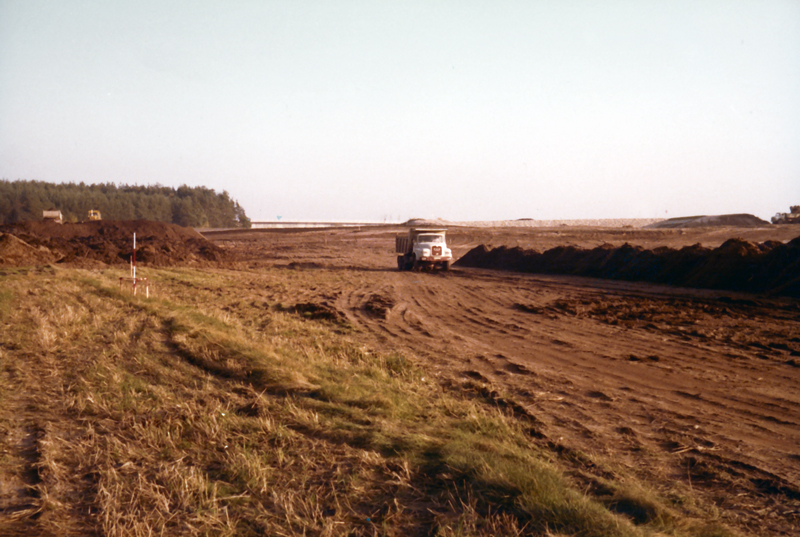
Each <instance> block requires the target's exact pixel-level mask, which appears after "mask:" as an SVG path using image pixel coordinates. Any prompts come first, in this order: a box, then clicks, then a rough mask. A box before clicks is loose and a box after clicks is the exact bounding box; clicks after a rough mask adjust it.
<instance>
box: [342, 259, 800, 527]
mask: <svg viewBox="0 0 800 537" xmlns="http://www.w3.org/2000/svg"><path fill="white" fill-rule="evenodd" d="M341 291H342V294H341V296H340V298H339V300H338V301H337V308H339V309H340V310H342V311H344V313H345V315H347V317H348V318H349V319H350V321H351V322H353V323H354V324H356V325H358V326H362V327H365V328H367V329H368V331H369V332H370V333H372V334H376V335H377V336H378V339H379V340H380V341H382V342H383V344H384V345H390V346H391V348H393V349H397V350H402V349H408V350H409V351H411V352H412V353H414V354H416V355H417V356H420V357H422V358H423V359H426V360H428V364H427V367H430V368H431V369H433V370H435V371H436V373H438V374H439V375H440V376H443V377H446V378H451V379H459V378H461V379H471V380H473V381H476V380H477V381H480V382H485V383H487V384H491V385H494V386H497V387H499V388H500V389H501V390H502V391H503V392H505V393H507V394H509V395H510V396H512V397H513V398H514V400H515V401H516V402H517V403H519V404H520V405H521V406H522V407H523V408H525V409H526V410H527V411H529V412H530V413H531V414H533V415H534V416H535V417H536V419H537V420H538V421H539V422H541V423H542V424H543V428H542V431H541V432H542V433H543V434H544V435H545V436H546V438H548V439H550V440H551V441H553V442H556V443H557V444H560V445H566V446H569V448H571V449H578V450H581V451H584V452H586V453H601V454H605V455H609V456H611V457H612V458H614V459H615V460H617V461H618V462H619V463H620V464H623V465H625V466H628V467H629V468H631V469H634V470H635V471H637V472H647V471H649V472H651V473H652V475H651V478H653V479H654V480H656V481H658V480H664V479H667V480H675V479H679V480H684V481H687V482H688V483H689V484H692V483H693V484H694V486H696V487H697V486H701V487H702V486H705V487H708V489H709V494H710V495H713V494H714V492H713V491H714V490H717V491H719V490H726V488H728V487H731V486H733V485H732V483H734V481H735V482H736V487H738V489H737V490H740V491H741V492H739V493H742V494H749V496H748V501H750V502H753V501H754V500H753V495H755V496H756V497H758V498H761V500H760V501H762V503H763V502H766V503H770V502H773V503H774V501H778V500H775V499H774V498H790V500H791V498H792V497H793V495H798V498H800V492H799V491H800V468H798V466H799V465H798V464H797V460H800V447H798V446H800V426H798V425H800V382H798V380H800V375H799V374H798V371H800V369H798V368H796V367H789V366H787V365H786V364H784V363H783V362H781V361H780V357H781V356H783V357H785V356H788V355H787V354H786V353H787V352H791V349H792V348H793V347H791V346H787V347H786V348H787V349H789V350H788V351H787V350H783V351H780V352H777V351H776V354H774V356H776V357H777V358H776V359H770V360H764V359H763V358H760V357H758V356H757V351H759V350H762V349H760V346H767V343H770V342H766V343H764V342H762V343H759V345H760V346H756V347H755V348H753V349H750V348H749V347H748V348H746V349H744V350H742V349H740V350H738V351H737V350H736V346H735V345H733V344H732V343H731V342H730V341H726V340H724V339H717V338H713V337H707V336H703V335H702V334H701V332H702V330H707V331H710V332H715V331H722V332H724V331H728V332H735V333H742V334H745V335H746V337H747V338H754V339H756V340H758V338H761V337H763V335H759V332H758V330H759V328H758V326H757V325H758V324H759V323H764V322H766V323H769V324H770V333H771V336H772V337H776V338H782V339H786V340H787V341H790V340H791V334H792V333H793V331H794V330H795V329H796V326H797V323H798V321H800V314H795V313H793V312H789V313H787V312H785V311H781V312H778V313H777V315H776V317H775V318H774V319H773V318H769V317H768V316H765V317H763V318H760V317H761V316H760V315H758V316H756V315H752V312H750V311H748V310H747V309H746V308H745V309H743V310H737V309H736V306H735V305H734V306H730V305H727V306H726V307H727V310H726V311H727V313H726V314H724V315H718V314H716V313H715V310H713V308H711V309H712V311H711V313H708V312H705V313H704V312H703V311H702V308H701V307H700V305H701V304H702V303H704V302H708V301H709V300H714V299H713V297H711V295H709V293H704V292H696V291H689V290H683V289H670V288H665V287H660V286H649V285H643V284H631V283H622V284H620V283H618V282H600V281H594V280H589V281H587V280H586V279H583V278H569V277H538V276H530V275H515V274H503V275H498V274H496V273H493V272H492V271H480V270H467V271H464V270H456V271H453V272H451V273H448V274H425V273H422V274H417V273H396V272H385V273H381V274H380V275H379V276H378V277H375V278H365V280H363V281H361V282H359V283H358V284H357V285H354V286H353V287H352V288H350V289H347V288H342V290H341ZM376 297H379V298H376ZM376 300H377V302H378V303H380V304H383V305H384V306H386V307H385V309H384V310H383V311H379V312H376V311H375V310H374V308H372V309H371V308H370V307H369V304H370V303H371V302H372V301H376ZM638 302H647V307H648V308H649V309H650V310H649V313H647V314H643V315H642V319H636V318H632V319H627V318H626V315H627V314H626V312H627V311H629V309H630V308H631V305H632V304H633V305H635V304H636V303H638ZM694 302H697V304H698V306H697V307H696V308H695V307H693V304H694ZM599 303H603V304H606V305H607V306H605V307H606V309H607V310H608V311H607V312H606V313H602V315H601V314H598V313H597V311H595V310H596V308H594V305H596V304H599ZM520 304H522V305H524V306H525V307H520ZM553 304H556V306H559V305H560V306H561V307H563V310H558V309H557V308H556V309H554V307H553ZM593 308H594V309H593ZM695 310H696V311H695ZM603 315H605V317H603ZM648 315H649V316H651V317H657V318H658V322H657V323H654V322H653V321H648ZM628 316H629V315H628ZM629 317H630V316H629ZM684 325H685V326H686V327H688V330H680V328H681V327H682V326H684ZM691 330H694V331H695V332H696V333H698V334H700V335H691V334H687V333H685V332H687V331H691ZM772 343H774V342H772ZM781 345H784V343H781ZM748 349H750V350H748ZM734 352H735V353H736V354H735V356H737V357H736V358H732V357H731V353H734ZM765 386H766V387H767V389H765ZM643 459H648V462H647V463H646V464H644V465H643ZM687 465H688V467H689V470H687ZM643 466H645V467H648V468H650V470H642V469H640V467H643ZM711 467H713V472H712V471H711V470H709V469H708V468H711ZM701 469H702V471H701ZM703 472H706V473H708V472H711V473H713V474H714V476H715V477H714V478H713V479H711V478H708V479H705V478H704V477H703V476H705V474H703ZM709 475H710V474H709ZM703 479H705V481H703ZM742 483H744V484H745V485H747V486H745V485H743V484H742ZM770 490H772V491H777V492H775V494H777V496H775V495H771V494H770V493H769V492H768V491H770ZM765 491H766V492H765ZM773 496H774V497H773ZM791 501H795V500H791ZM756 503H757V502H756ZM789 512H791V510H790V511H789ZM737 516H739V515H737ZM792 517H794V518H792ZM751 518H752V520H753V521H755V520H756V519H757V516H756V515H752V516H751ZM790 519H791V520H795V522H798V520H800V518H799V517H798V515H797V514H795V515H790ZM753 524H754V526H753V527H755V522H753Z"/></svg>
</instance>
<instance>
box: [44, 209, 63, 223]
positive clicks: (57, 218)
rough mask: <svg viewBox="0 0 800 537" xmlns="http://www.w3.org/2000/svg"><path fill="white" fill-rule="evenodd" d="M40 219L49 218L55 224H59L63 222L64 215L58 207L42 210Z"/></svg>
mask: <svg viewBox="0 0 800 537" xmlns="http://www.w3.org/2000/svg"><path fill="white" fill-rule="evenodd" d="M42 220H50V221H51V222H55V223H56V224H61V223H62V222H64V216H63V215H62V214H61V211H59V210H58V209H49V210H47V211H42Z"/></svg>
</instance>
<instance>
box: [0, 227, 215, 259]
mask: <svg viewBox="0 0 800 537" xmlns="http://www.w3.org/2000/svg"><path fill="white" fill-rule="evenodd" d="M0 232H1V233H3V234H4V235H3V238H5V240H3V238H0V265H5V266H12V265H13V266H20V265H37V264H42V263H48V262H57V263H64V264H68V265H79V266H86V265H89V266H92V265H98V264H105V265H117V264H127V263H129V262H130V258H131V251H132V248H133V234H134V233H136V242H137V251H136V261H137V263H138V264H142V265H145V266H154V267H164V266H174V265H194V266H196V265H208V264H209V263H211V262H218V261H222V260H224V259H226V257H225V252H224V250H222V249H221V248H219V247H218V246H216V245H215V244H213V243H211V242H210V241H208V240H206V239H205V238H204V237H203V236H202V235H200V234H199V233H197V232H196V231H194V230H193V229H191V228H184V227H180V226H176V225H173V224H167V223H163V222H151V221H148V220H136V221H108V220H106V221H96V222H82V223H77V224H57V223H55V222H48V221H40V222H20V223H18V224H9V225H3V226H0Z"/></svg>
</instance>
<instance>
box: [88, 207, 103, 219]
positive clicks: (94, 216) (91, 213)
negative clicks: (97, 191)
mask: <svg viewBox="0 0 800 537" xmlns="http://www.w3.org/2000/svg"><path fill="white" fill-rule="evenodd" d="M89 220H102V218H100V211H95V210H94V209H90V210H89Z"/></svg>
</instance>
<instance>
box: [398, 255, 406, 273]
mask: <svg viewBox="0 0 800 537" xmlns="http://www.w3.org/2000/svg"><path fill="white" fill-rule="evenodd" d="M405 269H406V257H405V256H404V255H398V256H397V270H399V271H401V272H402V271H404V270H405Z"/></svg>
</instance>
